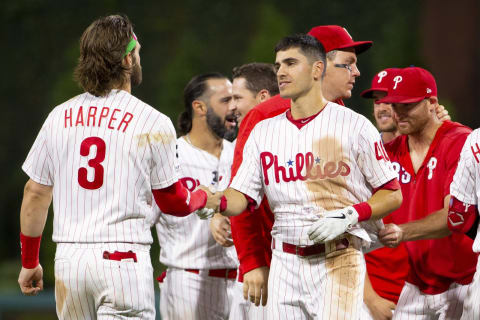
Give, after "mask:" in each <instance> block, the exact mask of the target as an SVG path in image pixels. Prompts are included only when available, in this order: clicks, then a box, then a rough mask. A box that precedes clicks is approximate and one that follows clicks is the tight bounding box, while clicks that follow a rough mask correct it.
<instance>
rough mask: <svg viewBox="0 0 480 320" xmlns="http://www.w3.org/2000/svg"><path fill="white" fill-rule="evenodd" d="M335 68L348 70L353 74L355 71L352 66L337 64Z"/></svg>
mask: <svg viewBox="0 0 480 320" xmlns="http://www.w3.org/2000/svg"><path fill="white" fill-rule="evenodd" d="M333 66H334V67H337V68H343V69H347V70H348V72H352V71H353V68H352V65H351V64H346V63H336V64H334V65H333Z"/></svg>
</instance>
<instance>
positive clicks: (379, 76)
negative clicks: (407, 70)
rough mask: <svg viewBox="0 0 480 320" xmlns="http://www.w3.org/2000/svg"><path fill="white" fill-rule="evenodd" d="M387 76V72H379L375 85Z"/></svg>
mask: <svg viewBox="0 0 480 320" xmlns="http://www.w3.org/2000/svg"><path fill="white" fill-rule="evenodd" d="M387 74H388V72H387V71H385V70H383V71H380V72H379V73H378V75H377V76H378V81H377V83H380V82H382V80H383V78H385V77H386V76H387Z"/></svg>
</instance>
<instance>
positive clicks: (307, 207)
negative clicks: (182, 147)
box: [231, 102, 396, 319]
mask: <svg viewBox="0 0 480 320" xmlns="http://www.w3.org/2000/svg"><path fill="white" fill-rule="evenodd" d="M395 177H396V173H395V172H394V171H393V169H392V167H391V163H390V162H389V161H388V159H387V157H386V156H385V155H384V151H383V149H382V142H381V139H380V135H379V134H378V131H377V130H376V129H375V128H374V127H373V125H372V124H371V123H370V122H369V121H368V120H367V119H366V118H365V117H363V116H361V115H359V114H357V113H355V112H353V111H352V110H350V109H347V108H344V107H342V106H340V105H337V104H335V103H331V102H330V103H328V104H327V105H326V106H325V108H324V109H322V111H321V112H320V113H318V114H316V115H314V116H312V117H309V118H306V119H301V120H293V119H292V118H291V115H290V111H289V110H288V111H287V112H285V113H283V114H281V115H279V116H276V117H274V118H271V119H267V120H264V121H262V122H260V123H259V124H257V125H256V126H255V128H254V129H253V131H252V133H251V134H250V136H249V138H248V140H247V143H246V144H245V147H244V151H243V162H242V164H241V166H240V168H239V170H238V172H237V174H236V176H235V177H234V179H233V181H232V183H231V187H232V188H234V189H236V190H238V191H240V192H242V193H244V194H246V195H248V196H249V197H251V198H252V199H253V200H255V201H256V203H260V202H261V200H262V197H263V195H264V194H265V195H266V197H267V199H268V202H269V204H270V207H271V209H272V211H273V212H274V215H275V223H274V226H273V229H272V236H273V238H274V239H273V242H274V246H275V248H277V249H276V250H274V251H273V258H272V263H271V270H270V275H269V288H268V291H269V299H268V304H267V308H268V316H269V318H270V319H282V318H289V317H292V318H293V317H297V318H308V317H318V319H323V318H324V319H331V318H332V317H336V316H339V317H345V318H348V319H350V318H355V317H358V315H359V314H360V310H361V306H362V297H363V279H364V276H365V264H364V262H363V257H362V253H361V251H360V250H359V248H360V238H362V239H364V240H365V241H369V240H370V238H369V236H368V234H367V233H366V232H365V230H364V229H363V228H362V227H361V226H360V225H356V226H355V227H354V228H352V230H351V231H350V233H351V234H353V235H355V236H348V238H349V239H350V244H351V245H350V246H349V247H348V248H346V249H343V250H338V251H336V250H335V243H334V242H335V241H332V242H331V243H327V244H326V256H325V255H315V256H310V257H307V258H299V257H298V256H295V255H293V254H290V253H286V252H283V251H282V250H281V248H282V246H283V244H282V242H283V243H289V244H292V245H297V246H305V245H307V246H308V245H312V244H313V242H312V241H311V240H310V239H309V238H308V235H307V230H308V229H309V227H310V226H311V225H312V223H313V222H314V221H316V220H317V219H318V217H320V216H322V214H323V213H324V212H326V211H328V210H334V209H340V208H344V207H346V206H349V205H352V204H355V203H359V202H363V201H366V200H367V199H369V198H370V197H371V195H372V190H373V189H374V188H377V187H380V186H382V185H384V184H385V183H387V182H388V181H390V180H392V179H394V178H395ZM342 272H345V273H346V274H348V277H347V278H345V273H342ZM342 275H343V276H342Z"/></svg>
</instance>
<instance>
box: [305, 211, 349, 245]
mask: <svg viewBox="0 0 480 320" xmlns="http://www.w3.org/2000/svg"><path fill="white" fill-rule="evenodd" d="M357 222H358V212H357V210H355V208H353V207H346V208H343V209H340V210H333V211H328V212H326V213H325V215H324V216H323V217H321V218H320V219H318V220H317V221H316V222H315V223H314V224H313V225H312V226H311V227H310V229H308V237H309V238H310V240H312V241H313V242H315V243H319V242H327V241H331V240H333V239H335V238H336V237H338V236H339V235H341V234H342V233H344V232H345V231H347V230H348V229H350V228H351V227H352V226H353V225H354V224H356V223H357Z"/></svg>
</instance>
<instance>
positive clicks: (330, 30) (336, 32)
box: [308, 25, 373, 54]
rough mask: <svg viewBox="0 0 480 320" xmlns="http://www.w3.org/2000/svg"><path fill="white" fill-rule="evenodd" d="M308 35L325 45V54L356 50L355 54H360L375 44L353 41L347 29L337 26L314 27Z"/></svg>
mask: <svg viewBox="0 0 480 320" xmlns="http://www.w3.org/2000/svg"><path fill="white" fill-rule="evenodd" d="M308 34H309V35H311V36H313V37H315V38H317V40H318V41H320V42H321V43H322V44H323V47H324V48H325V52H330V51H332V50H337V49H346V48H354V49H355V53H356V54H360V53H362V52H364V51H365V50H367V49H368V48H370V47H371V46H372V44H373V42H372V41H353V38H352V36H350V34H349V33H348V31H347V29H345V28H342V27H340V26H335V25H331V26H317V27H313V28H312V29H311V30H310V31H308Z"/></svg>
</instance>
